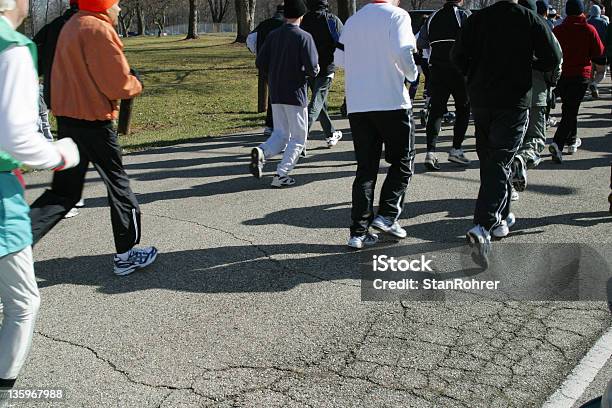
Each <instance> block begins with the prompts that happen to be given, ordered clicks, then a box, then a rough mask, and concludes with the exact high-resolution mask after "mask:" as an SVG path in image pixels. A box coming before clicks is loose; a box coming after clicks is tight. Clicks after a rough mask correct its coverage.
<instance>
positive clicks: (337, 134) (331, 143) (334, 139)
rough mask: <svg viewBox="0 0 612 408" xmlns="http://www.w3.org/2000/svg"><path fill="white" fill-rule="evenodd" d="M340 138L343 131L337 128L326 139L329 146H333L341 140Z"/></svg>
mask: <svg viewBox="0 0 612 408" xmlns="http://www.w3.org/2000/svg"><path fill="white" fill-rule="evenodd" d="M340 139H342V132H341V131H339V130H336V131H335V132H334V133H333V134H332V135H331V137H328V138H326V139H325V141H326V142H327V147H329V148H332V147H334V146H335V145H337V144H338V142H339V141H340Z"/></svg>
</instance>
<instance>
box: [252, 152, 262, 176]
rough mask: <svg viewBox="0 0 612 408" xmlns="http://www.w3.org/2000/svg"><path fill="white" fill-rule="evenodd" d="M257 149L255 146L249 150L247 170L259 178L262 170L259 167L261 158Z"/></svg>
mask: <svg viewBox="0 0 612 408" xmlns="http://www.w3.org/2000/svg"><path fill="white" fill-rule="evenodd" d="M260 156H261V155H260V154H259V149H257V148H255V149H253V150H251V163H250V164H249V171H250V172H251V174H252V175H253V176H255V178H258V179H260V178H261V177H262V176H263V171H262V169H261V167H262V165H263V160H262V159H261V157H260Z"/></svg>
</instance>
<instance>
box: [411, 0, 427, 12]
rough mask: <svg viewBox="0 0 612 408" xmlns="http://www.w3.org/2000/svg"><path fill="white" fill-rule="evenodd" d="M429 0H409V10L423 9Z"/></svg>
mask: <svg viewBox="0 0 612 408" xmlns="http://www.w3.org/2000/svg"><path fill="white" fill-rule="evenodd" d="M429 2H430V0H410V10H423V9H424V8H425V5H426V4H427V3H429Z"/></svg>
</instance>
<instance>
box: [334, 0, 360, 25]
mask: <svg viewBox="0 0 612 408" xmlns="http://www.w3.org/2000/svg"><path fill="white" fill-rule="evenodd" d="M356 11H357V4H356V2H355V0H338V17H339V18H340V20H342V22H343V23H346V20H348V18H349V17H350V16H352V15H353V14H355V12H356Z"/></svg>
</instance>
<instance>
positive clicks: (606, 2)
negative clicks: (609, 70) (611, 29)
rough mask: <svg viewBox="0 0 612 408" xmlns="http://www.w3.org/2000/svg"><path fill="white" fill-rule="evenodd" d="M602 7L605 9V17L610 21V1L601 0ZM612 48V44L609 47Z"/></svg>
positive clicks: (611, 15) (611, 1)
mask: <svg viewBox="0 0 612 408" xmlns="http://www.w3.org/2000/svg"><path fill="white" fill-rule="evenodd" d="M603 6H604V7H605V8H606V15H607V16H608V18H610V19H612V0H603ZM609 46H610V47H612V44H610V45H609Z"/></svg>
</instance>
